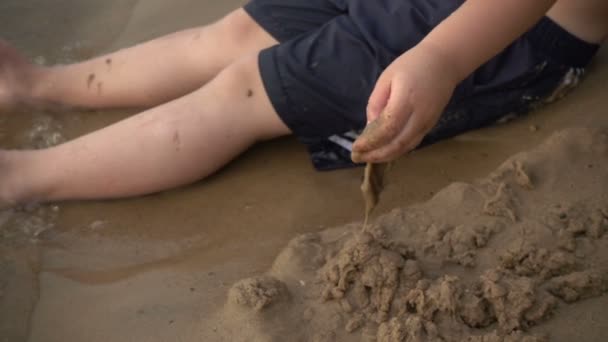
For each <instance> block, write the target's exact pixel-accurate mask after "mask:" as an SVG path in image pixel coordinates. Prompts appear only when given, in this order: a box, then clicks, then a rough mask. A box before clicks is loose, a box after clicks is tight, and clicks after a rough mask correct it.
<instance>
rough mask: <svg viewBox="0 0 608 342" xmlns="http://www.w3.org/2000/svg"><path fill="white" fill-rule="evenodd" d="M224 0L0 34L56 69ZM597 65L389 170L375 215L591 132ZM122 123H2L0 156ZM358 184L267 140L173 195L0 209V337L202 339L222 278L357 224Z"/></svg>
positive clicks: (18, 6) (142, 5) (31, 1)
mask: <svg viewBox="0 0 608 342" xmlns="http://www.w3.org/2000/svg"><path fill="white" fill-rule="evenodd" d="M239 3H241V2H240V1H222V2H217V1H210V0H205V1H202V0H197V1H194V0H178V1H172V2H167V1H160V0H146V1H135V0H128V1H124V0H122V1H118V0H108V1H100V0H88V1H76V0H57V1H52V4H51V2H49V1H41V0H38V1H35V0H20V1H17V0H4V1H2V2H1V3H0V32H2V36H3V37H5V38H8V39H9V40H10V41H11V42H13V43H14V44H15V45H17V46H18V47H20V48H21V49H23V50H24V51H25V52H26V53H27V54H28V55H29V56H31V57H32V58H33V59H35V60H36V61H38V62H39V63H47V64H51V63H57V62H59V63H66V62H69V61H75V60H80V59H83V58H87V57H90V56H93V55H96V54H98V53H102V52H105V51H110V50H113V49H117V48H120V47H124V46H129V45H131V44H134V43H136V42H139V41H142V40H144V39H147V38H151V37H155V36H158V35H161V34H163V33H168V32H172V31H175V30H177V29H180V28H185V27H189V26H194V25H201V24H204V23H206V22H209V21H210V20H213V19H214V18H218V17H219V16H221V15H222V14H223V13H226V12H227V11H228V10H230V9H232V8H235V7H236V6H238V4H239ZM32 23H34V24H32ZM607 57H608V54H607V53H606V51H605V50H604V51H603V54H602V56H601V57H600V58H599V59H598V60H597V62H596V64H595V67H594V70H592V71H595V73H593V72H592V73H591V75H590V76H589V77H588V79H587V80H586V81H585V82H584V83H583V84H582V86H581V87H580V88H579V89H577V90H576V91H575V93H574V94H572V96H570V97H569V98H567V99H566V100H564V101H561V102H559V103H557V104H555V105H552V106H550V107H548V108H546V109H544V110H542V111H540V112H537V113H534V114H533V115H531V116H529V117H527V118H525V119H522V120H517V121H516V122H513V123H510V124H507V125H504V126H500V127H493V128H490V129H486V130H483V131H479V132H473V133H470V134H467V135H464V136H461V137H459V138H457V139H454V140H451V141H448V142H444V143H440V144H437V145H435V146H432V147H429V148H426V149H424V150H421V151H417V152H415V153H413V154H412V155H411V156H409V157H407V158H403V159H401V160H399V161H398V162H396V163H395V165H394V167H393V168H392V170H391V173H390V174H389V175H388V186H387V188H386V191H385V192H384V193H383V197H382V201H381V203H380V206H379V207H378V208H377V209H376V212H377V213H382V212H386V211H388V210H390V209H391V208H394V207H398V206H404V205H407V204H411V203H415V202H419V201H422V200H426V199H428V198H429V197H430V196H431V195H432V194H433V193H434V192H436V191H437V190H438V189H440V188H442V187H444V186H445V185H447V184H449V183H450V182H453V181H469V180H472V179H475V178H478V177H481V176H483V175H485V174H486V173H487V172H489V171H490V170H492V169H494V168H495V167H496V166H497V165H499V164H500V162H502V161H503V160H504V159H506V158H507V157H508V156H510V155H511V154H513V153H514V152H517V151H521V150H523V149H526V148H528V147H530V146H534V145H536V144H537V143H538V142H540V141H541V140H542V139H543V138H544V137H546V136H548V135H549V134H550V133H551V132H553V131H555V130H557V129H560V128H563V127H566V126H570V125H573V124H590V123H591V124H593V125H606V124H607V123H608V120H607V119H606V116H605V114H606V113H605V109H604V108H606V105H607V103H606V99H605V96H604V97H602V95H603V94H605V91H606V87H605V84H604V82H603V80H605V79H606V77H608V58H607ZM129 114H130V113H126V112H120V111H118V112H94V113H78V112H75V113H72V112H66V113H44V112H24V113H6V114H1V117H2V118H3V121H2V123H1V124H0V128H1V130H2V135H0V146H1V147H10V148H23V147H34V148H37V147H42V146H45V145H49V144H56V143H59V142H61V141H63V139H71V138H74V137H76V136H79V135H81V134H84V133H86V132H88V131H91V130H93V129H95V128H98V127H102V126H104V125H107V124H110V123H112V122H114V121H117V120H120V119H121V118H123V117H126V116H127V115H129ZM531 125H538V127H540V130H539V131H537V132H531V131H530V129H529V127H530V126H531ZM361 176H362V170H361V169H353V170H343V171H336V172H331V173H317V172H315V171H313V169H312V167H311V166H310V163H309V161H308V157H307V155H306V152H305V150H304V148H303V147H301V146H300V145H298V144H297V143H296V142H295V140H294V139H281V140H279V141H274V142H270V143H266V144H262V145H260V146H257V147H255V148H253V149H252V150H251V151H249V152H247V153H245V154H244V155H243V156H242V157H241V158H239V159H238V160H237V161H235V162H233V163H231V164H230V165H228V166H227V167H226V168H225V169H224V170H222V171H221V172H220V173H218V174H217V175H215V176H213V177H211V178H209V179H207V180H205V181H202V182H199V183H197V184H194V185H192V186H188V187H185V188H182V189H178V190H174V191H170V192H167V193H163V194H158V195H153V196H147V197H142V198H136V199H130V200H120V201H104V202H87V203H78V202H73V203H62V204H60V205H59V206H57V207H53V206H50V207H40V208H30V211H26V212H19V213H8V214H2V215H7V216H1V215H0V229H1V230H2V232H3V234H6V232H11V234H13V235H12V237H11V238H10V239H9V238H7V237H6V236H5V235H0V239H1V240H0V242H1V243H0V248H2V250H0V285H1V286H0V289H4V290H3V291H0V322H3V323H0V334H4V335H5V336H0V340H1V337H5V338H8V340H10V341H21V340H30V341H45V342H49V341H110V340H111V341H132V340H145V341H167V340H183V341H195V340H201V339H203V340H217V335H214V334H212V333H211V331H212V328H207V329H203V328H202V327H204V326H205V324H202V322H203V323H204V322H205V321H206V320H208V319H209V317H211V316H213V315H214V312H215V310H216V309H217V308H218V307H219V305H220V304H221V303H222V302H223V301H224V299H225V293H226V289H227V288H228V287H229V286H230V284H232V283H233V282H234V281H235V280H237V279H241V278H243V277H247V276H249V275H252V274H255V273H259V272H260V271H262V270H265V269H267V268H268V265H269V263H270V262H271V261H272V260H273V259H274V257H275V256H276V253H278V251H279V250H280V249H281V248H282V247H283V246H284V244H285V243H286V242H287V241H288V240H290V239H291V238H293V237H294V236H295V235H296V234H298V233H303V232H311V231H318V230H321V229H323V228H326V227H330V226H334V225H339V224H343V223H347V222H352V221H355V220H361V219H362V218H363V207H364V204H363V201H362V200H361V196H360V193H359V183H360V180H361ZM9 214H10V215H11V216H10V218H9V216H8V215H9ZM15 215H17V216H15ZM19 215H20V216H19ZM2 217H5V219H3V218H2ZM18 217H21V220H25V221H16V219H17V218H18ZM3 220H4V221H3ZM26 221H27V222H30V223H28V224H25V223H23V222H26ZM19 222H21V223H19ZM25 227H28V228H27V229H25ZM3 260H4V261H5V262H4V263H3ZM2 265H4V266H2ZM7 265H8V266H7ZM3 284H4V285H3ZM6 284H8V285H6ZM7 298H12V299H11V300H10V301H8V300H7ZM34 305H35V306H34ZM589 310H590V311H589V312H597V311H598V310H600V309H599V307H598V308H595V307H592V308H589ZM594 310H595V311H594ZM15 312H19V313H20V314H19V315H15ZM30 314H31V316H30ZM28 317H29V318H28ZM594 317H595V316H594ZM594 319H599V318H594ZM604 326H605V324H604ZM210 336H214V338H212V337H210ZM206 337H207V338H206Z"/></svg>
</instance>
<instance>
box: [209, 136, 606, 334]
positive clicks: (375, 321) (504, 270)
mask: <svg viewBox="0 0 608 342" xmlns="http://www.w3.org/2000/svg"><path fill="white" fill-rule="evenodd" d="M607 189H608V134H607V133H606V132H604V131H590V130H584V129H579V130H569V131H565V132H562V133H559V134H556V135H554V136H553V137H551V138H550V139H549V140H548V141H547V142H546V143H544V144H543V145H542V146H540V147H539V148H537V149H536V150H534V151H532V152H527V153H522V154H519V155H516V156H514V157H513V158H511V159H509V160H508V161H506V162H505V163H504V164H503V165H502V166H501V167H500V168H498V170H496V171H495V172H494V173H492V174H491V175H490V176H489V177H487V178H486V179H483V180H480V181H478V182H475V183H474V184H463V183H457V184H453V185H451V186H449V187H447V188H446V189H444V190H443V191H441V192H440V193H438V194H437V195H436V196H434V197H433V198H432V199H431V200H430V201H429V202H427V203H424V204H421V205H416V206H412V207H409V208H404V209H396V210H394V211H392V212H390V213H388V214H385V215H383V216H381V217H379V218H378V219H376V220H375V222H372V223H370V224H369V225H368V227H367V228H366V229H363V227H362V225H361V224H358V223H357V224H351V225H347V226H344V227H339V228H335V229H330V230H327V231H323V232H321V233H319V234H307V235H303V236H300V237H297V238H295V239H294V240H292V241H291V242H290V243H289V245H288V246H287V247H286V248H285V250H283V252H282V253H281V254H280V255H279V256H278V257H277V259H276V261H275V262H274V265H273V266H272V268H271V269H270V270H269V271H268V272H267V273H266V274H265V275H263V276H259V277H254V278H251V279H245V280H243V281H241V282H239V283H237V284H236V285H234V286H233V288H232V289H231V290H230V292H229V296H228V301H227V303H226V305H225V308H224V310H223V311H222V313H221V314H220V317H219V319H218V322H221V323H219V325H218V333H222V334H223V335H224V336H231V339H230V340H232V341H317V342H321V341H378V342H400V341H471V342H494V341H497V342H498V341H505V342H506V341H509V342H511V341H513V342H514V341H529V342H533V341H548V340H550V338H551V335H550V333H548V331H546V332H547V333H542V332H543V329H542V327H543V326H545V325H547V324H549V323H550V321H551V318H552V315H554V314H555V313H556V312H558V311H560V310H569V305H570V304H571V303H574V302H577V301H581V300H584V299H589V298H594V297H598V296H602V295H603V294H605V293H606V291H608V272H607V271H608V234H606V232H607V230H608V191H606V190H607ZM591 300H592V299H591ZM531 327H537V328H540V329H535V332H538V331H541V333H540V334H539V333H536V334H532V333H530V332H529V329H530V328H531Z"/></svg>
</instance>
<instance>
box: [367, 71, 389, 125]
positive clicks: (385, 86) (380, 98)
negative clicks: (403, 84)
mask: <svg viewBox="0 0 608 342" xmlns="http://www.w3.org/2000/svg"><path fill="white" fill-rule="evenodd" d="M390 96H391V77H390V76H386V75H385V74H383V75H382V76H381V77H380V79H378V81H377V82H376V86H375V87H374V90H373V91H372V94H371V95H370V97H369V100H368V102H367V123H368V124H369V123H371V122H373V121H374V120H376V119H377V118H378V117H379V116H380V114H381V113H382V111H383V110H384V107H386V104H387V103H388V99H389V98H390Z"/></svg>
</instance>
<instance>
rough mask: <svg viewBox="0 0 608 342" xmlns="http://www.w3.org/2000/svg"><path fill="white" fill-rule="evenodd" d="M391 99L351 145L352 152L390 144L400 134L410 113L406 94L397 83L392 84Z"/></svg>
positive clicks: (365, 150)
mask: <svg viewBox="0 0 608 342" xmlns="http://www.w3.org/2000/svg"><path fill="white" fill-rule="evenodd" d="M391 89H392V91H391V97H390V98H389V100H388V104H387V106H386V108H385V109H384V112H383V113H382V114H381V115H380V116H379V117H378V118H377V119H376V120H374V121H372V122H371V123H370V124H369V125H368V126H367V127H366V129H365V130H364V131H363V133H362V134H361V136H360V137H359V139H357V141H355V144H354V145H353V151H355V152H358V153H365V152H369V151H372V150H375V149H377V148H380V147H382V146H384V145H386V144H388V143H390V142H391V141H392V140H393V139H394V138H395V137H396V136H397V135H398V134H399V132H401V130H402V129H403V127H404V126H405V124H406V123H407V120H408V119H409V117H410V114H411V112H412V106H411V105H410V102H409V97H408V94H407V93H406V92H404V91H402V90H401V87H400V86H399V82H393V84H392V87H391Z"/></svg>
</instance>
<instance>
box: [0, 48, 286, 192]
mask: <svg viewBox="0 0 608 342" xmlns="http://www.w3.org/2000/svg"><path fill="white" fill-rule="evenodd" d="M289 133H290V130H289V129H288V128H287V126H285V124H284V123H283V122H282V121H281V119H280V118H279V117H278V115H277V114H276V112H275V110H274V109H273V106H272V104H271V102H270V100H269V98H268V96H267V95H266V92H265V90H264V86H263V84H262V80H261V76H260V73H259V68H258V61H257V54H255V55H250V56H248V57H246V58H244V59H242V60H240V61H237V62H235V63H233V64H232V65H231V66H229V67H227V68H225V69H224V70H223V71H222V72H221V73H220V74H219V75H218V76H217V77H216V78H214V79H213V80H212V81H211V82H209V83H208V84H207V85H205V86H203V87H202V88H200V89H199V90H196V91H194V92H192V93H190V94H188V95H186V96H184V97H182V98H179V99H177V100H174V101H171V102H168V103H166V104H163V105H161V106H158V107H155V108H153V109H150V110H148V111H145V112H143V113H141V114H138V115H135V116H133V117H130V118H128V119H126V120H124V121H121V122H118V123H116V124H114V125H111V126H109V127H106V128H104V129H102V130H99V131H96V132H93V133H91V134H88V135H85V136H83V137H80V138H78V139H75V140H73V141H70V142H67V143H65V144H62V145H59V146H56V147H52V148H49V149H44V150H37V151H0V161H2V163H3V165H2V166H0V169H3V170H0V172H3V173H5V174H4V175H3V177H2V180H1V181H0V196H4V202H7V201H10V202H24V201H54V200H66V199H96V198H118V197H127V196H135V195H142V194H148V193H153V192H157V191H161V190H164V189H168V188H173V187H176V186H180V185H183V184H187V183H190V182H193V181H195V180H198V179H200V178H203V177H205V176H207V175H209V174H211V173H213V172H214V171H216V170H217V169H219V168H220V167H221V166H223V165H224V164H226V163H227V162H228V161H230V160H231V159H233V158H234V157H235V156H237V155H238V154H240V153H241V152H243V151H244V150H245V149H247V148H248V147H249V146H251V145H252V144H253V143H255V142H257V141H260V140H266V139H270V138H274V137H279V136H282V135H287V134H289ZM3 193H4V195H3Z"/></svg>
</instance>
